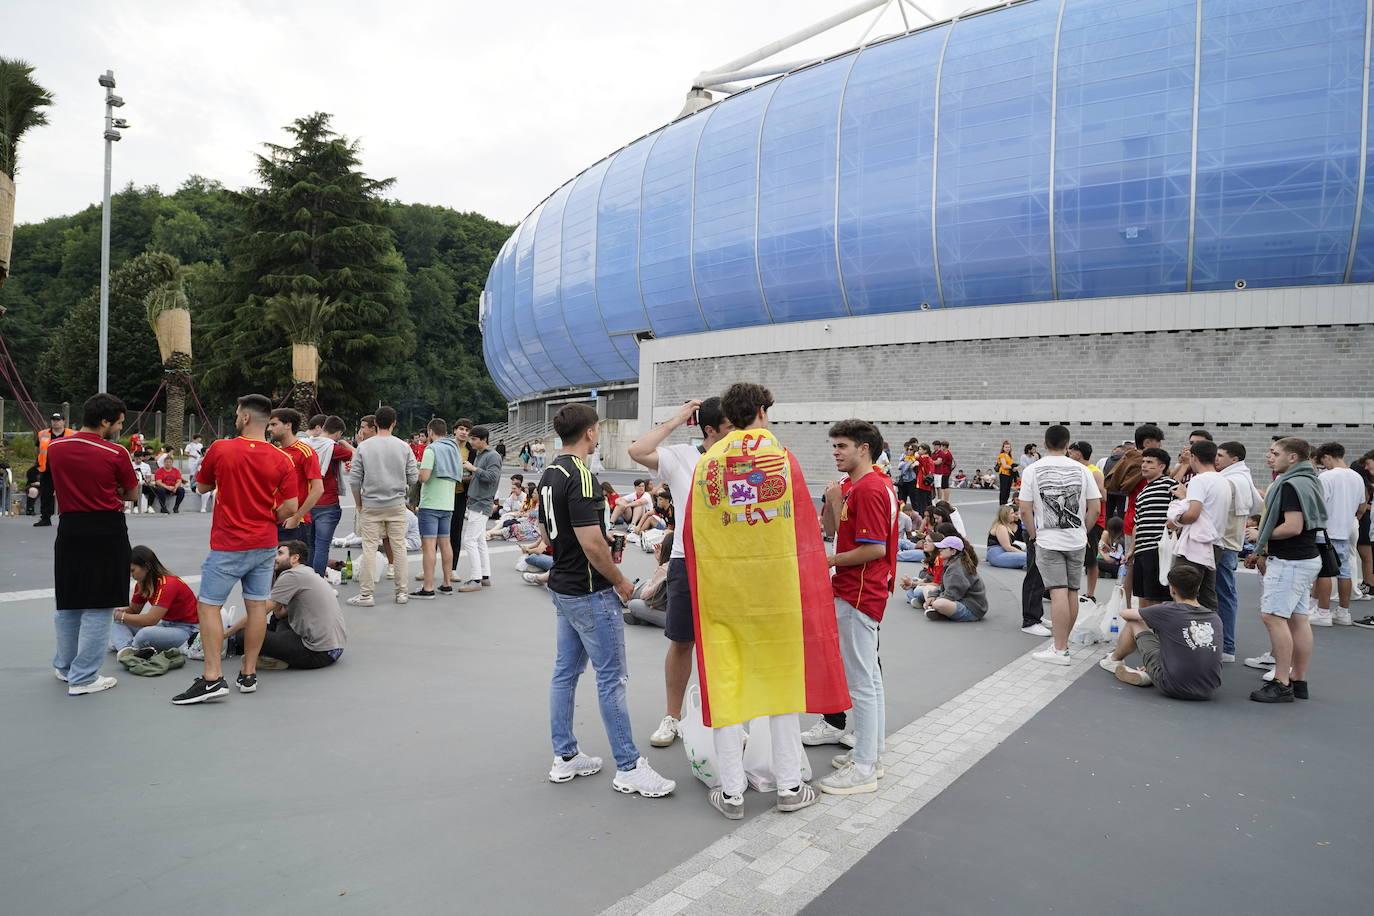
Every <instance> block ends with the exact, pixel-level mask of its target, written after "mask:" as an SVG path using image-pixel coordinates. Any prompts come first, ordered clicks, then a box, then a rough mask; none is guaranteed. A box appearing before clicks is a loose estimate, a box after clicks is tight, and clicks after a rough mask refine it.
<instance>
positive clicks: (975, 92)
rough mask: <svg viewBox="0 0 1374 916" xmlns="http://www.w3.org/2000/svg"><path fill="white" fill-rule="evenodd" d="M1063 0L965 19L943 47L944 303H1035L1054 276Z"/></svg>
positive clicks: (939, 201) (940, 188)
mask: <svg viewBox="0 0 1374 916" xmlns="http://www.w3.org/2000/svg"><path fill="white" fill-rule="evenodd" d="M1058 13H1059V5H1058V4H1057V3H1048V2H1047V3H1027V4H1023V5H1019V6H1013V7H1010V8H1008V9H1005V10H998V11H997V12H994V13H984V14H982V15H979V16H975V17H973V18H971V19H965V20H961V21H960V22H958V23H957V24H956V25H955V26H954V34H953V35H952V36H951V37H950V40H949V44H948V46H947V47H946V49H945V59H944V67H943V70H942V72H941V79H940V139H939V145H940V148H939V159H938V162H937V166H936V168H937V171H938V175H937V187H936V192H935V216H936V227H935V234H936V240H937V246H936V247H937V251H938V252H939V259H940V279H941V282H942V288H943V291H944V302H945V305H947V306H957V305H984V304H987V303H994V302H1032V301H1036V300H1041V299H1049V298H1051V297H1052V290H1051V282H1050V263H1049V262H1050V257H1049V246H1050V220H1049V182H1050V90H1051V82H1052V77H1053V74H1052V72H1051V68H1052V62H1053V58H1054V32H1055V22H1056V19H1057V17H1058Z"/></svg>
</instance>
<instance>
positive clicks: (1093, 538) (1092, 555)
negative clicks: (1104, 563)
mask: <svg viewBox="0 0 1374 916" xmlns="http://www.w3.org/2000/svg"><path fill="white" fill-rule="evenodd" d="M1101 540H1102V526H1101V525H1093V528H1092V530H1091V531H1089V532H1088V546H1087V547H1084V548H1083V568H1084V569H1095V568H1096V567H1097V544H1098V542H1099V541H1101Z"/></svg>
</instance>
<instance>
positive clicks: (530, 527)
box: [487, 506, 539, 543]
mask: <svg viewBox="0 0 1374 916" xmlns="http://www.w3.org/2000/svg"><path fill="white" fill-rule="evenodd" d="M487 540H488V541H510V540H514V541H519V542H521V543H524V542H526V541H537V540H539V507H538V506H531V507H530V508H528V509H526V510H525V511H524V512H523V513H522V514H520V515H518V516H513V517H511V518H507V519H503V520H502V521H501V524H499V525H497V526H495V527H494V528H490V529H488V530H487Z"/></svg>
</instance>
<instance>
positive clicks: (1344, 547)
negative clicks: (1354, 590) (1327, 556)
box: [1331, 538, 1357, 579]
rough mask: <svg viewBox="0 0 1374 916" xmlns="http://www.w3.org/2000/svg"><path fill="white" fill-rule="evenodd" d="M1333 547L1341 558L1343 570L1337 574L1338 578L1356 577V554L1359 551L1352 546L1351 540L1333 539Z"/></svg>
mask: <svg viewBox="0 0 1374 916" xmlns="http://www.w3.org/2000/svg"><path fill="white" fill-rule="evenodd" d="M1331 547H1332V548H1333V549H1334V550H1335V551H1336V556H1338V557H1340V560H1341V571H1340V572H1339V573H1337V574H1336V577H1337V578H1338V579H1354V578H1355V555H1356V553H1357V551H1356V550H1355V549H1354V548H1353V547H1352V546H1351V544H1350V540H1349V539H1348V538H1347V539H1346V540H1344V541H1340V540H1337V539H1336V538H1332V539H1331Z"/></svg>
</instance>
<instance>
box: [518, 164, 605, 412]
mask: <svg viewBox="0 0 1374 916" xmlns="http://www.w3.org/2000/svg"><path fill="white" fill-rule="evenodd" d="M571 193H572V185H571V184H565V185H563V187H561V188H559V189H558V190H557V191H555V192H553V196H552V197H550V198H549V199H548V200H547V201H545V202H544V207H543V209H542V210H540V213H539V222H538V225H537V227H536V232H535V235H534V326H535V329H536V331H537V336H538V337H539V342H540V343H541V344H542V345H543V347H544V352H545V354H546V355H547V357H548V360H549V362H551V363H553V365H554V366H556V367H558V370H559V371H560V372H562V373H563V377H564V378H566V379H567V380H568V382H569V383H570V384H573V385H589V384H591V383H592V382H595V381H597V380H598V376H597V375H596V373H595V372H593V371H592V367H591V366H589V365H587V361H586V360H584V359H583V358H582V354H581V353H579V352H577V348H576V347H575V346H573V340H572V333H571V331H569V329H568V323H567V321H566V320H565V318H564V315H563V211H564V208H565V207H566V206H567V203H568V195H569V194H571ZM588 317H591V318H593V319H595V320H596V321H598V322H599V321H600V320H601V319H600V316H599V315H595V314H593V315H590V316H588Z"/></svg>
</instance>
